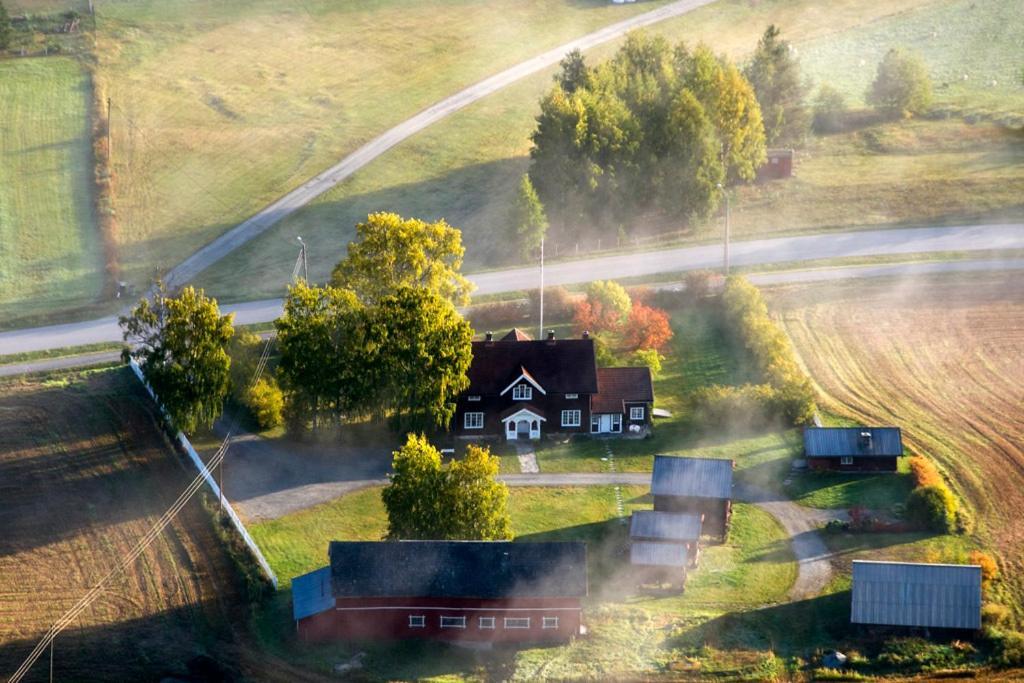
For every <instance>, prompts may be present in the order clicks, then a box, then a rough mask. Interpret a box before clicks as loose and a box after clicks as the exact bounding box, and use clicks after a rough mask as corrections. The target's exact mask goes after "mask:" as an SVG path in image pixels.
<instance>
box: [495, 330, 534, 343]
mask: <svg viewBox="0 0 1024 683" xmlns="http://www.w3.org/2000/svg"><path fill="white" fill-rule="evenodd" d="M501 341H533V337H531V336H530V335H528V334H526V333H525V332H523V331H522V330H521V329H519V328H518V327H513V328H512V329H511V330H509V332H508V334H506V335H505V336H504V337H502V338H501Z"/></svg>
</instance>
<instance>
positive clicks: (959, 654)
mask: <svg viewBox="0 0 1024 683" xmlns="http://www.w3.org/2000/svg"><path fill="white" fill-rule="evenodd" d="M973 652H974V648H973V647H972V646H970V645H968V646H966V647H964V646H960V647H954V646H952V645H946V644H942V643H933V642H930V641H927V640H924V639H922V638H895V639H893V640H889V641H887V642H886V643H885V644H884V645H883V646H882V651H881V652H880V653H879V655H878V663H879V664H881V665H882V666H883V667H886V668H891V669H896V670H898V671H900V672H901V673H914V672H918V671H935V670H938V669H954V668H957V667H961V666H964V665H965V664H967V663H968V662H969V661H970V655H971V654H972V653H973Z"/></svg>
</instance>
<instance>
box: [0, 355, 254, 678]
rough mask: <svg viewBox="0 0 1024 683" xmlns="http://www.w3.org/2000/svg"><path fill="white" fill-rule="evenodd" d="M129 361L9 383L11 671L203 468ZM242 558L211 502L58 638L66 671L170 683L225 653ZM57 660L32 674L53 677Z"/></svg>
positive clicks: (0, 451) (59, 674)
mask: <svg viewBox="0 0 1024 683" xmlns="http://www.w3.org/2000/svg"><path fill="white" fill-rule="evenodd" d="M149 405H150V403H149V401H148V399H147V398H145V397H144V394H142V392H141V391H140V389H139V387H138V386H137V383H135V382H134V378H132V377H131V376H130V373H129V372H128V371H127V370H126V369H124V368H118V369H113V370H104V371H98V372H93V373H90V374H83V375H69V376H63V377H62V376H56V375H55V376H53V377H52V378H51V379H50V380H49V381H44V380H36V381H29V382H26V383H9V384H4V385H3V386H0V500H2V505H0V529H2V530H3V531H2V533H0V675H3V676H4V677H6V676H7V675H10V674H11V673H13V672H14V670H15V669H16V668H17V667H18V666H19V665H20V663H21V661H22V660H23V659H24V657H26V656H27V655H28V653H29V652H30V651H31V649H32V647H33V646H34V645H35V643H36V642H37V641H38V639H39V638H40V637H41V636H42V634H43V633H44V632H45V631H46V630H47V629H48V628H49V626H50V624H51V623H52V622H53V621H54V620H56V619H57V618H58V617H59V616H60V615H61V614H63V613H64V612H65V611H66V610H67V609H69V608H70V607H72V606H73V605H74V604H75V603H76V602H77V600H78V599H79V598H80V597H81V596H82V595H84V594H85V593H86V592H88V590H89V589H90V588H92V586H93V585H94V584H95V583H96V582H97V581H98V580H99V579H100V578H102V577H103V576H104V575H105V574H106V573H107V572H108V571H109V570H110V569H111V568H112V567H114V566H115V565H116V564H117V562H118V561H119V558H120V556H121V555H122V554H123V553H125V552H126V551H128V550H129V549H130V548H131V547H132V546H133V545H134V544H135V543H136V542H137V541H138V539H139V538H141V537H142V536H143V535H144V534H145V533H146V531H148V529H149V527H150V526H151V525H152V523H153V522H154V521H155V520H156V519H157V518H158V517H159V516H160V515H162V514H163V512H164V511H165V510H166V508H167V507H168V506H169V504H170V503H171V502H172V501H173V500H174V499H175V497H176V496H177V495H178V493H179V492H180V491H181V489H183V488H184V486H185V485H186V483H187V482H188V481H189V480H190V479H191V473H190V472H189V471H188V470H186V469H185V468H184V467H183V466H182V465H181V464H180V462H179V461H178V460H177V458H176V457H175V456H174V455H173V454H172V453H171V451H170V450H169V449H168V448H167V446H166V445H165V442H164V441H163V439H162V437H161V436H160V435H159V432H158V431H157V430H156V429H155V427H154V424H153V421H152V418H151V415H150V412H149V408H148V406H149ZM239 590H240V588H239V586H238V585H237V574H236V570H235V568H234V565H233V564H232V561H231V560H230V558H229V557H228V556H227V554H226V551H225V550H224V549H223V546H222V544H221V542H220V540H219V539H218V537H217V536H216V534H215V531H214V528H213V525H212V522H211V520H210V518H209V516H208V514H207V513H206V511H205V510H203V509H202V507H201V506H200V503H199V501H198V499H193V501H192V502H191V503H189V505H188V506H187V507H186V508H185V509H184V510H183V511H182V512H181V513H180V514H179V515H178V517H177V518H176V520H175V521H174V522H173V523H172V524H171V526H169V527H168V529H167V530H166V531H165V532H164V533H163V535H162V536H161V537H160V538H159V539H158V540H157V541H156V542H155V543H154V544H153V545H152V546H151V547H150V548H149V549H148V550H147V551H146V552H145V554H144V555H143V556H142V557H140V558H139V560H138V561H137V562H136V563H135V565H134V566H133V569H132V571H131V572H130V573H129V574H128V575H125V576H122V577H120V578H117V579H115V580H114V581H113V582H112V584H111V585H110V588H109V590H108V591H107V592H106V593H105V594H104V595H103V596H102V597H101V598H100V599H99V600H97V601H96V602H95V603H94V604H93V606H92V607H91V608H90V609H88V610H87V611H86V612H84V613H83V614H82V615H81V617H80V618H79V619H78V620H77V621H76V622H74V624H73V625H72V626H71V627H69V628H68V629H67V630H66V631H64V632H63V633H62V634H60V635H59V636H58V637H57V640H56V647H55V653H54V655H55V656H54V676H55V678H56V680H97V681H104V680H109V681H125V680H156V679H158V678H159V677H160V676H161V675H163V672H169V671H180V672H182V673H183V672H184V670H185V663H186V662H187V661H188V660H189V659H190V658H192V657H193V656H195V655H197V654H200V653H207V654H211V655H213V656H219V655H220V649H221V647H222V646H223V644H224V641H225V639H226V637H227V636H230V634H231V622H232V621H236V620H237V619H238V617H239V612H240V611H241V610H240V609H239V608H238V605H239ZM47 668H48V658H47V657H44V658H43V659H42V660H40V661H39V662H37V664H36V667H35V668H34V669H33V671H32V674H31V675H30V676H29V677H28V678H27V679H26V680H45V678H46V673H47Z"/></svg>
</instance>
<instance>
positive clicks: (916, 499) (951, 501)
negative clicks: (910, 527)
mask: <svg viewBox="0 0 1024 683" xmlns="http://www.w3.org/2000/svg"><path fill="white" fill-rule="evenodd" d="M955 514H956V499H955V498H953V494H952V493H951V492H950V490H949V489H948V488H946V487H945V486H942V485H932V486H920V487H918V488H916V489H914V490H913V491H911V492H910V496H909V497H908V498H907V519H909V520H910V521H911V522H913V523H914V524H917V525H918V526H920V527H922V528H925V529H930V530H931V531H937V532H939V533H950V532H952V531H953V529H954V527H955V521H956V520H955Z"/></svg>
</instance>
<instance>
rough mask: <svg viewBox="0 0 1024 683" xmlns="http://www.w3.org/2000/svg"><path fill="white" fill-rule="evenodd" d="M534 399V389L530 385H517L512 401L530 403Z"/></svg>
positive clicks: (513, 390) (513, 391)
mask: <svg viewBox="0 0 1024 683" xmlns="http://www.w3.org/2000/svg"><path fill="white" fill-rule="evenodd" d="M532 398H533V387H531V386H530V385H529V384H517V385H515V387H513V389H512V400H514V401H529V400H530V399H532Z"/></svg>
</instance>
